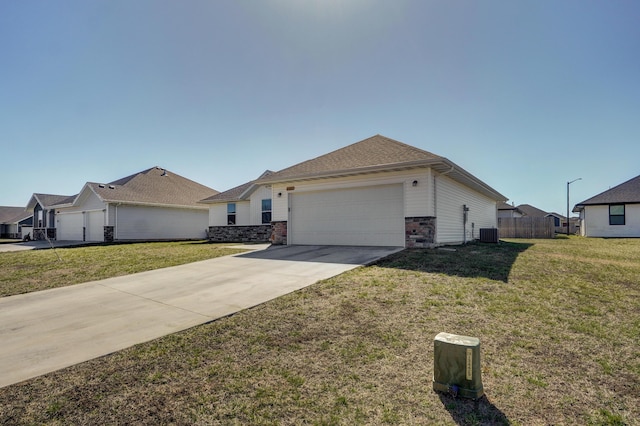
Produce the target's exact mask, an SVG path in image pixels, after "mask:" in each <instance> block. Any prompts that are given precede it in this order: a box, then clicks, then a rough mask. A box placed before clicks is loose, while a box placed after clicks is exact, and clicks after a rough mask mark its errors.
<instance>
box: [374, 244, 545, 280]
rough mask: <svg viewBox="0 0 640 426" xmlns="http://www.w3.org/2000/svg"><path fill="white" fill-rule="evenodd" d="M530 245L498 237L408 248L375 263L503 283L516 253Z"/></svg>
mask: <svg viewBox="0 0 640 426" xmlns="http://www.w3.org/2000/svg"><path fill="white" fill-rule="evenodd" d="M532 245H533V244H529V243H512V242H504V241H500V243H498V244H488V243H478V242H475V243H469V244H466V245H464V246H448V247H440V248H436V249H426V250H425V249H407V250H404V251H402V252H401V253H398V254H395V255H392V256H389V257H388V258H386V259H383V260H381V261H380V262H378V263H377V265H378V266H381V267H385V268H397V269H406V270H412V271H420V272H431V273H438V274H446V275H452V276H458V277H466V278H475V277H484V278H489V279H491V280H497V281H503V282H505V283H506V282H507V281H508V279H509V272H510V271H511V268H512V267H513V264H514V262H515V261H516V259H517V258H518V255H519V254H520V253H522V252H524V251H525V250H527V249H528V248H529V247H531V246H532Z"/></svg>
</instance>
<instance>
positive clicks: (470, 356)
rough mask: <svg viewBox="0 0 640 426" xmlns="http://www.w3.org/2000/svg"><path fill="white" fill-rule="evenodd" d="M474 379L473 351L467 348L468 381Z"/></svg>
mask: <svg viewBox="0 0 640 426" xmlns="http://www.w3.org/2000/svg"><path fill="white" fill-rule="evenodd" d="M472 379H473V350H472V349H471V348H467V380H472Z"/></svg>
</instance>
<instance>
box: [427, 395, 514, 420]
mask: <svg viewBox="0 0 640 426" xmlns="http://www.w3.org/2000/svg"><path fill="white" fill-rule="evenodd" d="M438 396H439V397H440V401H442V405H443V406H444V408H446V409H447V411H448V412H449V414H451V418H452V419H453V421H454V422H456V424H459V425H478V424H480V425H508V424H510V422H509V419H508V418H507V416H506V415H505V414H504V413H503V412H502V411H500V409H499V408H498V407H496V406H495V405H493V404H492V403H491V402H490V401H489V400H488V399H487V397H486V395H483V396H482V397H481V398H479V399H477V400H475V401H474V400H472V399H463V398H454V397H452V396H451V395H447V394H444V393H440V392H438Z"/></svg>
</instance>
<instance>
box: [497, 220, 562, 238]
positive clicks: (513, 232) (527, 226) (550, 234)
mask: <svg viewBox="0 0 640 426" xmlns="http://www.w3.org/2000/svg"><path fill="white" fill-rule="evenodd" d="M498 229H499V231H500V238H554V237H555V224H554V221H553V217H528V216H525V217H499V218H498Z"/></svg>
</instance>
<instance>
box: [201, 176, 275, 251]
mask: <svg viewBox="0 0 640 426" xmlns="http://www.w3.org/2000/svg"><path fill="white" fill-rule="evenodd" d="M272 173H273V172H272V171H270V170H267V171H265V172H264V173H263V174H262V175H260V177H259V178H258V179H263V178H266V177H267V176H269V175H270V174H272ZM255 182H256V181H255V180H254V181H251V182H247V183H245V184H242V185H239V186H236V187H235V188H232V189H229V190H228V191H224V192H221V193H219V194H216V195H214V196H211V197H209V198H206V199H204V200H202V201H200V202H201V203H203V204H209V233H208V236H209V239H210V240H211V241H235V242H268V241H269V238H270V237H271V186H270V185H258V184H256V183H255Z"/></svg>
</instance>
